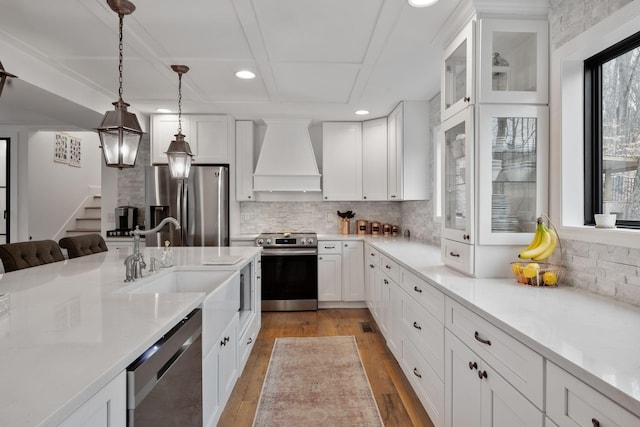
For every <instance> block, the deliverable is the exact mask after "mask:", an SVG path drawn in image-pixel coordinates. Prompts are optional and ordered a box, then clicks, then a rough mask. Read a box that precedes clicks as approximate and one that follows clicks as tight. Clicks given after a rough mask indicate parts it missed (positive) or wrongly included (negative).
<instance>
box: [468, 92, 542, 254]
mask: <svg viewBox="0 0 640 427" xmlns="http://www.w3.org/2000/svg"><path fill="white" fill-rule="evenodd" d="M477 110H478V117H479V118H478V122H477V123H478V126H477V131H476V136H477V146H478V150H477V156H478V161H477V165H478V167H477V173H476V177H477V179H478V181H479V185H478V195H477V197H476V200H477V201H478V215H477V216H478V222H477V224H478V236H477V241H478V242H479V243H480V244H481V245H489V244H511V245H513V244H519V245H525V246H526V245H527V244H528V243H529V242H530V241H531V239H532V238H533V233H534V232H535V228H536V218H537V217H538V215H539V214H540V213H542V212H547V211H548V210H547V209H548V207H547V187H548V185H547V184H548V179H547V177H548V174H549V169H548V163H549V162H548V155H547V153H548V151H549V146H548V135H549V125H548V122H549V108H548V107H546V106H537V105H508V104H495V105H480V106H479V107H478V108H477ZM489 165H491V167H489ZM514 257H515V254H514Z"/></svg>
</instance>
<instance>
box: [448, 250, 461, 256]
mask: <svg viewBox="0 0 640 427" xmlns="http://www.w3.org/2000/svg"><path fill="white" fill-rule="evenodd" d="M449 256H452V257H455V258H460V254H459V253H457V252H453V251H450V252H449Z"/></svg>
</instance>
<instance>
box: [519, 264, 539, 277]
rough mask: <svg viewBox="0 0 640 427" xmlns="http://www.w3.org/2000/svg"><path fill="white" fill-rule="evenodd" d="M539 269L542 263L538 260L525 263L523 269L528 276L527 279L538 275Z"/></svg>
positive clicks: (525, 275)
mask: <svg viewBox="0 0 640 427" xmlns="http://www.w3.org/2000/svg"><path fill="white" fill-rule="evenodd" d="M539 271H540V264H538V263H537V262H530V263H529V264H527V265H525V267H524V269H523V270H522V273H523V274H524V277H526V278H527V279H532V278H534V277H536V276H537V275H538V272H539Z"/></svg>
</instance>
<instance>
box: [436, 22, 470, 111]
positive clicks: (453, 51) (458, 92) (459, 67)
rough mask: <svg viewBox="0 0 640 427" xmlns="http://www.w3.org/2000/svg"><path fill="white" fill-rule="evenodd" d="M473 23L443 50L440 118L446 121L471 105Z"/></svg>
mask: <svg viewBox="0 0 640 427" xmlns="http://www.w3.org/2000/svg"><path fill="white" fill-rule="evenodd" d="M474 30H475V22H471V23H469V25H468V26H467V27H466V28H465V30H463V31H462V32H461V33H460V34H459V35H458V36H457V37H456V38H455V39H454V40H453V41H452V42H451V43H450V44H449V46H448V47H447V48H446V49H445V52H444V61H443V68H442V88H441V93H442V98H441V99H442V101H441V102H442V108H441V111H442V118H443V119H446V118H449V117H451V116H453V115H454V114H456V113H458V112H459V111H461V110H463V109H464V108H466V107H467V106H469V105H470V104H472V103H473V100H472V98H471V96H472V94H473V63H472V58H473V45H474V38H473V34H474Z"/></svg>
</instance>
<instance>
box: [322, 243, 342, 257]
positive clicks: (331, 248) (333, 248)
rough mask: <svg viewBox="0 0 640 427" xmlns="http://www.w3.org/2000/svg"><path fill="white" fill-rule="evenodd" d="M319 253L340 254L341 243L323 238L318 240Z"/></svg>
mask: <svg viewBox="0 0 640 427" xmlns="http://www.w3.org/2000/svg"><path fill="white" fill-rule="evenodd" d="M318 253H319V254H341V253H342V245H341V244H340V242H339V241H338V240H323V241H319V242H318Z"/></svg>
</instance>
